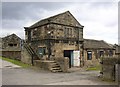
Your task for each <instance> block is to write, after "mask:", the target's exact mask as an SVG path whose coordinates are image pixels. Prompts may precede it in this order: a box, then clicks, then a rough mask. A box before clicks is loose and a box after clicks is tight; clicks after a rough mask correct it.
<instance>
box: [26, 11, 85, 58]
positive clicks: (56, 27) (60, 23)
mask: <svg viewBox="0 0 120 87" xmlns="http://www.w3.org/2000/svg"><path fill="white" fill-rule="evenodd" d="M25 33H26V40H25V41H26V43H28V44H30V45H31V47H32V48H33V49H34V51H35V52H36V53H37V54H38V55H39V57H40V58H41V59H42V58H48V59H51V58H52V57H54V58H58V57H61V58H63V57H69V58H70V60H71V56H70V55H71V52H72V51H75V50H78V51H81V53H82V49H83V48H82V45H83V26H82V25H81V24H80V23H79V22H78V21H77V20H76V19H75V18H74V16H73V15H72V14H71V13H70V12H69V11H67V12H64V13H61V14H58V15H55V16H52V17H50V18H47V19H44V20H41V21H39V22H37V23H35V24H34V25H32V26H30V27H25ZM66 51H67V52H68V55H65V52H66Z"/></svg>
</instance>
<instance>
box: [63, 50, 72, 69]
mask: <svg viewBox="0 0 120 87" xmlns="http://www.w3.org/2000/svg"><path fill="white" fill-rule="evenodd" d="M64 57H68V58H69V68H71V66H72V65H73V50H64Z"/></svg>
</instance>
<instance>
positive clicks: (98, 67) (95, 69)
mask: <svg viewBox="0 0 120 87" xmlns="http://www.w3.org/2000/svg"><path fill="white" fill-rule="evenodd" d="M100 70H101V66H100V65H97V66H91V67H88V68H87V69H86V71H100Z"/></svg>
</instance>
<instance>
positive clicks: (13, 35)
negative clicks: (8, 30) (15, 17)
mask: <svg viewBox="0 0 120 87" xmlns="http://www.w3.org/2000/svg"><path fill="white" fill-rule="evenodd" d="M9 37H16V38H18V39H21V38H20V37H18V36H17V35H16V34H14V33H13V34H11V35H8V36H5V37H3V38H2V40H4V39H6V38H9Z"/></svg>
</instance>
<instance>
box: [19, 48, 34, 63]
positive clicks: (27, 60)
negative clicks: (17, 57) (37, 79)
mask: <svg viewBox="0 0 120 87" xmlns="http://www.w3.org/2000/svg"><path fill="white" fill-rule="evenodd" d="M31 59H32V57H31V55H30V54H29V53H28V51H27V50H26V49H25V48H24V47H23V49H22V51H21V61H22V62H23V63H27V64H31Z"/></svg>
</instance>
